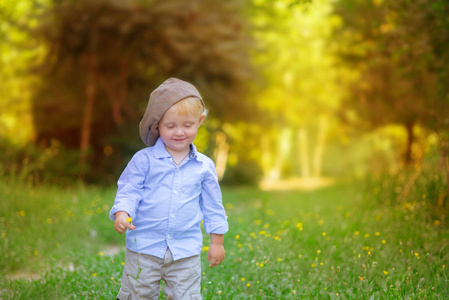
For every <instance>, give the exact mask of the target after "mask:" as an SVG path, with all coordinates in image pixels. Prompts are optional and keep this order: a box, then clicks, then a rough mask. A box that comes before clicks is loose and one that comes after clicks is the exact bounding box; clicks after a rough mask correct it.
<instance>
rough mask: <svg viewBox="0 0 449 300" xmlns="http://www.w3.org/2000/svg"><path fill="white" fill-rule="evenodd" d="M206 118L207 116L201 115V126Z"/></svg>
mask: <svg viewBox="0 0 449 300" xmlns="http://www.w3.org/2000/svg"><path fill="white" fill-rule="evenodd" d="M205 117H206V115H205V114H202V115H201V117H200V124H201V123H203V121H204V118H205Z"/></svg>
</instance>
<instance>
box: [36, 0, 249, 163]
mask: <svg viewBox="0 0 449 300" xmlns="http://www.w3.org/2000/svg"><path fill="white" fill-rule="evenodd" d="M240 9H241V8H240V7H239V6H238V4H237V2H236V1H230V2H223V1H205V0H195V1H190V2H189V3H188V4H187V3H186V2H184V1H180V0H170V1H151V2H150V1H148V2H147V1H141V2H139V3H135V4H130V3H129V2H123V3H117V2H116V1H108V0H101V1H93V2H92V1H87V0H81V1H62V2H61V3H60V4H57V5H55V6H54V7H52V8H51V9H50V10H49V11H48V13H47V14H46V16H45V22H43V24H42V26H41V27H40V29H39V31H38V34H39V36H40V37H41V38H42V39H43V40H44V41H45V43H46V44H47V45H48V47H49V51H48V55H47V56H46V58H45V60H44V62H43V65H45V66H49V68H45V71H46V72H47V73H46V74H47V75H46V76H47V77H48V81H46V83H45V84H44V85H43V87H42V89H41V90H40V93H39V96H38V97H37V98H36V101H35V114H36V116H37V117H36V127H37V128H38V134H39V138H40V139H41V140H43V139H46V138H48V137H50V136H57V137H58V138H59V139H60V140H62V141H64V143H65V144H67V145H73V140H74V137H75V140H78V141H79V149H80V151H81V157H80V160H81V162H85V161H86V159H87V156H86V155H87V151H88V149H89V148H91V145H92V142H93V141H95V142H94V149H95V148H99V151H97V155H98V153H100V152H102V150H103V149H102V147H101V146H103V145H102V144H101V142H100V141H102V140H103V141H104V140H105V137H107V136H110V137H111V136H114V134H115V135H116V134H117V132H123V131H124V130H123V129H120V128H127V126H130V124H132V125H133V126H136V124H137V122H138V121H139V120H140V118H141V116H142V112H143V111H144V109H145V105H146V101H147V100H146V99H148V96H149V92H150V91H151V90H152V89H154V88H155V87H156V86H157V85H159V84H160V83H161V82H162V81H163V80H165V79H166V78H167V77H171V76H173V77H179V78H182V79H184V80H187V81H190V82H192V83H193V84H195V85H196V86H197V87H198V89H199V90H200V91H201V92H202V94H203V97H204V98H205V99H207V103H208V106H209V109H210V112H211V116H212V117H217V118H220V120H224V121H226V120H233V119H236V118H238V116H239V115H241V114H242V113H245V109H244V107H245V105H244V104H243V103H242V102H241V101H240V97H241V95H242V94H243V93H244V86H245V80H246V79H247V78H248V76H249V74H250V72H251V68H250V64H249V62H250V61H249V59H248V53H247V49H248V45H249V44H248V43H249V40H248V39H247V36H246V33H245V31H244V30H243V29H242V28H244V21H243V19H242V18H241V17H240ZM55 84H56V85H55ZM81 91H82V92H81ZM61 100H62V101H61ZM80 104H81V105H80ZM68 108H70V109H68ZM110 116H112V117H110ZM64 119H65V120H64ZM43 120H46V121H45V122H43ZM114 127H115V128H114ZM136 128H137V127H136Z"/></svg>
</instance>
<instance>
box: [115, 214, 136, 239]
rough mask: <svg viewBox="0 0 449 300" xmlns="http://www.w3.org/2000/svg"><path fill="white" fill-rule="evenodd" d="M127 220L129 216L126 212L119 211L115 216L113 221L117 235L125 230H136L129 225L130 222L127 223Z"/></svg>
mask: <svg viewBox="0 0 449 300" xmlns="http://www.w3.org/2000/svg"><path fill="white" fill-rule="evenodd" d="M128 218H129V215H128V213H127V212H126V211H119V212H117V213H116V214H115V221H114V229H115V231H117V232H118V233H120V234H122V233H123V232H125V231H126V229H129V230H134V229H136V226H134V225H133V224H131V222H128V221H127V220H126V219H128Z"/></svg>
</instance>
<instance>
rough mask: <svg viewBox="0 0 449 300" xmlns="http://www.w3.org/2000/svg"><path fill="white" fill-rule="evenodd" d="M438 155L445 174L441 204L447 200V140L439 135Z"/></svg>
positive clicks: (448, 196) (448, 183)
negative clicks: (444, 193)
mask: <svg viewBox="0 0 449 300" xmlns="http://www.w3.org/2000/svg"><path fill="white" fill-rule="evenodd" d="M440 153H441V165H442V167H443V169H444V172H445V174H446V195H445V197H444V196H443V197H441V202H443V201H444V199H449V138H447V137H441V135H440ZM439 204H443V203H439Z"/></svg>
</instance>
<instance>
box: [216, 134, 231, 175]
mask: <svg viewBox="0 0 449 300" xmlns="http://www.w3.org/2000/svg"><path fill="white" fill-rule="evenodd" d="M215 142H216V146H215V151H214V154H215V169H216V170H217V176H218V180H219V181H221V180H222V179H223V175H224V172H225V170H226V163H227V161H228V153H229V144H228V143H227V141H226V134H225V133H224V132H221V131H219V132H217V135H216V138H215Z"/></svg>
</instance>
